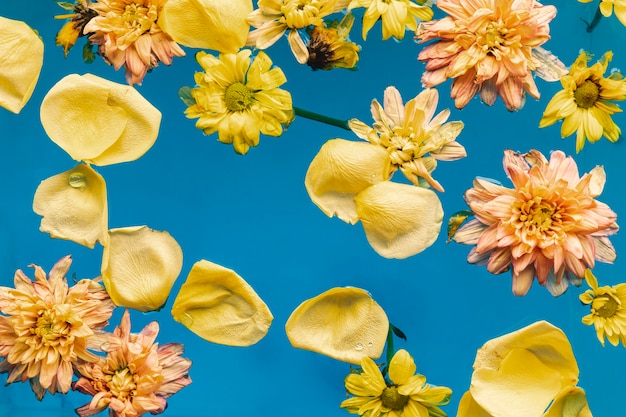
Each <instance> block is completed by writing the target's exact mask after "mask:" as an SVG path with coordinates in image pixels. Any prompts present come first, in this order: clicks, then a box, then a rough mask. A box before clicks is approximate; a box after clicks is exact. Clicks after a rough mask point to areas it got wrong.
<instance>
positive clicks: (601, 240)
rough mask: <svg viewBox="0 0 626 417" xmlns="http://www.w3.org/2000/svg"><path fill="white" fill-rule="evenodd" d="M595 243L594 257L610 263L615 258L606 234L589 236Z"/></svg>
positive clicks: (615, 254) (615, 255)
mask: <svg viewBox="0 0 626 417" xmlns="http://www.w3.org/2000/svg"><path fill="white" fill-rule="evenodd" d="M591 238H592V239H593V241H594V244H595V250H596V254H595V259H596V260H598V261H600V262H605V263H610V264H612V263H613V262H614V261H615V259H616V258H617V253H616V252H615V248H614V247H613V244H612V243H611V241H610V240H609V238H607V237H606V236H591Z"/></svg>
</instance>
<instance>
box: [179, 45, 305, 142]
mask: <svg viewBox="0 0 626 417" xmlns="http://www.w3.org/2000/svg"><path fill="white" fill-rule="evenodd" d="M251 53H252V51H250V50H249V49H243V50H241V51H239V52H238V53H237V54H220V55H219V58H217V57H215V56H213V55H211V54H208V53H206V52H198V53H197V54H196V59H197V61H198V63H199V64H200V66H201V67H202V69H203V70H204V72H197V73H196V74H195V81H196V84H197V86H196V87H195V88H192V89H191V96H192V101H193V103H192V104H191V105H190V106H189V107H188V108H187V110H185V114H186V115H187V117H188V118H197V119H198V121H197V122H196V127H197V128H198V129H201V130H202V131H204V133H205V134H206V135H210V134H213V133H215V132H217V133H218V140H219V141H220V142H222V143H226V144H232V145H233V147H234V149H235V152H237V153H239V154H245V153H247V152H248V150H249V149H250V147H254V146H257V145H258V144H259V140H260V137H261V133H263V134H264V135H269V136H275V137H276V136H280V135H281V134H282V133H283V125H284V124H288V123H290V122H291V121H292V120H293V107H292V104H291V94H289V92H288V91H286V90H283V89H280V88H278V87H280V86H281V85H282V84H284V83H285V82H286V81H287V79H286V77H285V74H284V73H283V71H282V70H281V69H280V68H272V60H271V59H270V58H269V57H268V56H267V54H266V53H265V52H263V51H259V53H258V54H257V56H256V57H254V58H251V57H250V55H251Z"/></svg>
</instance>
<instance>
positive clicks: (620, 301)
mask: <svg viewBox="0 0 626 417" xmlns="http://www.w3.org/2000/svg"><path fill="white" fill-rule="evenodd" d="M585 281H587V284H588V285H589V286H590V287H591V289H590V290H587V291H585V292H584V293H583V294H581V295H580V301H581V302H582V303H583V304H591V314H588V315H586V316H585V317H583V323H584V324H586V325H587V326H591V325H592V324H593V325H594V327H595V328H596V335H597V336H598V340H599V341H600V343H602V346H604V338H605V337H606V338H607V339H609V342H610V343H611V344H612V345H613V346H617V344H618V343H619V342H620V341H621V342H622V345H624V346H626V307H625V306H626V283H621V284H617V285H614V286H612V287H609V286H604V287H598V280H597V278H596V277H595V276H594V275H593V273H592V272H591V270H590V269H587V270H586V271H585Z"/></svg>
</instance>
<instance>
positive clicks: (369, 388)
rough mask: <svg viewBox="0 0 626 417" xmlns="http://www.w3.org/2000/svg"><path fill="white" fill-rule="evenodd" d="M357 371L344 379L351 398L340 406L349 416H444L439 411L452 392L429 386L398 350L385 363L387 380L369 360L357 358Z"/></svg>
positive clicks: (408, 358)
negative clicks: (389, 360) (358, 370)
mask: <svg viewBox="0 0 626 417" xmlns="http://www.w3.org/2000/svg"><path fill="white" fill-rule="evenodd" d="M361 368H362V370H361V372H360V373H351V374H350V375H348V376H347V377H346V380H345V383H346V390H347V391H348V392H349V393H350V394H352V395H354V397H352V398H348V399H347V400H345V401H343V402H342V403H341V405H340V407H341V408H345V409H346V410H347V411H348V412H350V413H351V414H358V415H360V416H367V417H385V416H388V417H400V416H402V417H426V416H432V417H435V416H436V417H445V416H446V415H447V414H446V413H445V412H444V411H443V410H442V409H441V408H439V406H440V405H446V404H448V402H449V401H450V396H451V395H452V390H451V389H450V388H448V387H433V386H431V385H429V384H427V383H426V377H424V376H423V375H420V374H417V375H416V374H415V370H416V367H415V362H414V361H413V358H412V357H411V355H409V353H408V352H407V351H406V350H404V349H400V350H398V351H397V352H396V354H395V355H393V358H392V359H391V363H390V364H389V375H388V377H389V381H386V380H385V378H384V377H383V374H382V373H381V371H380V369H379V368H378V366H377V365H376V363H374V361H373V360H372V359H370V358H369V357H367V356H364V357H363V359H361Z"/></svg>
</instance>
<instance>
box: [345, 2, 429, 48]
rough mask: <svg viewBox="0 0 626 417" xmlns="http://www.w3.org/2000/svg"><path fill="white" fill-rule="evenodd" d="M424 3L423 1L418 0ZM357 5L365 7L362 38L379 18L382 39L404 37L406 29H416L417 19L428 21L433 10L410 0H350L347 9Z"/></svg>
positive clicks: (364, 37)
mask: <svg viewBox="0 0 626 417" xmlns="http://www.w3.org/2000/svg"><path fill="white" fill-rule="evenodd" d="M418 3H421V4H424V3H425V1H418ZM357 7H365V8H366V10H365V13H364V14H363V31H362V35H363V40H365V39H366V38H367V32H369V31H370V29H371V28H372V27H373V26H374V23H376V22H377V21H378V20H379V19H380V20H382V22H383V40H386V39H389V38H390V37H392V36H393V37H394V38H396V39H398V40H400V39H403V38H404V33H405V31H406V30H407V29H408V30H410V31H411V32H415V31H416V30H417V21H418V19H419V20H422V21H428V20H430V19H432V18H433V10H432V9H431V8H430V7H428V6H421V5H419V4H416V3H414V2H412V1H410V0H352V1H351V2H350V4H349V5H348V10H352V9H354V8H357Z"/></svg>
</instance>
